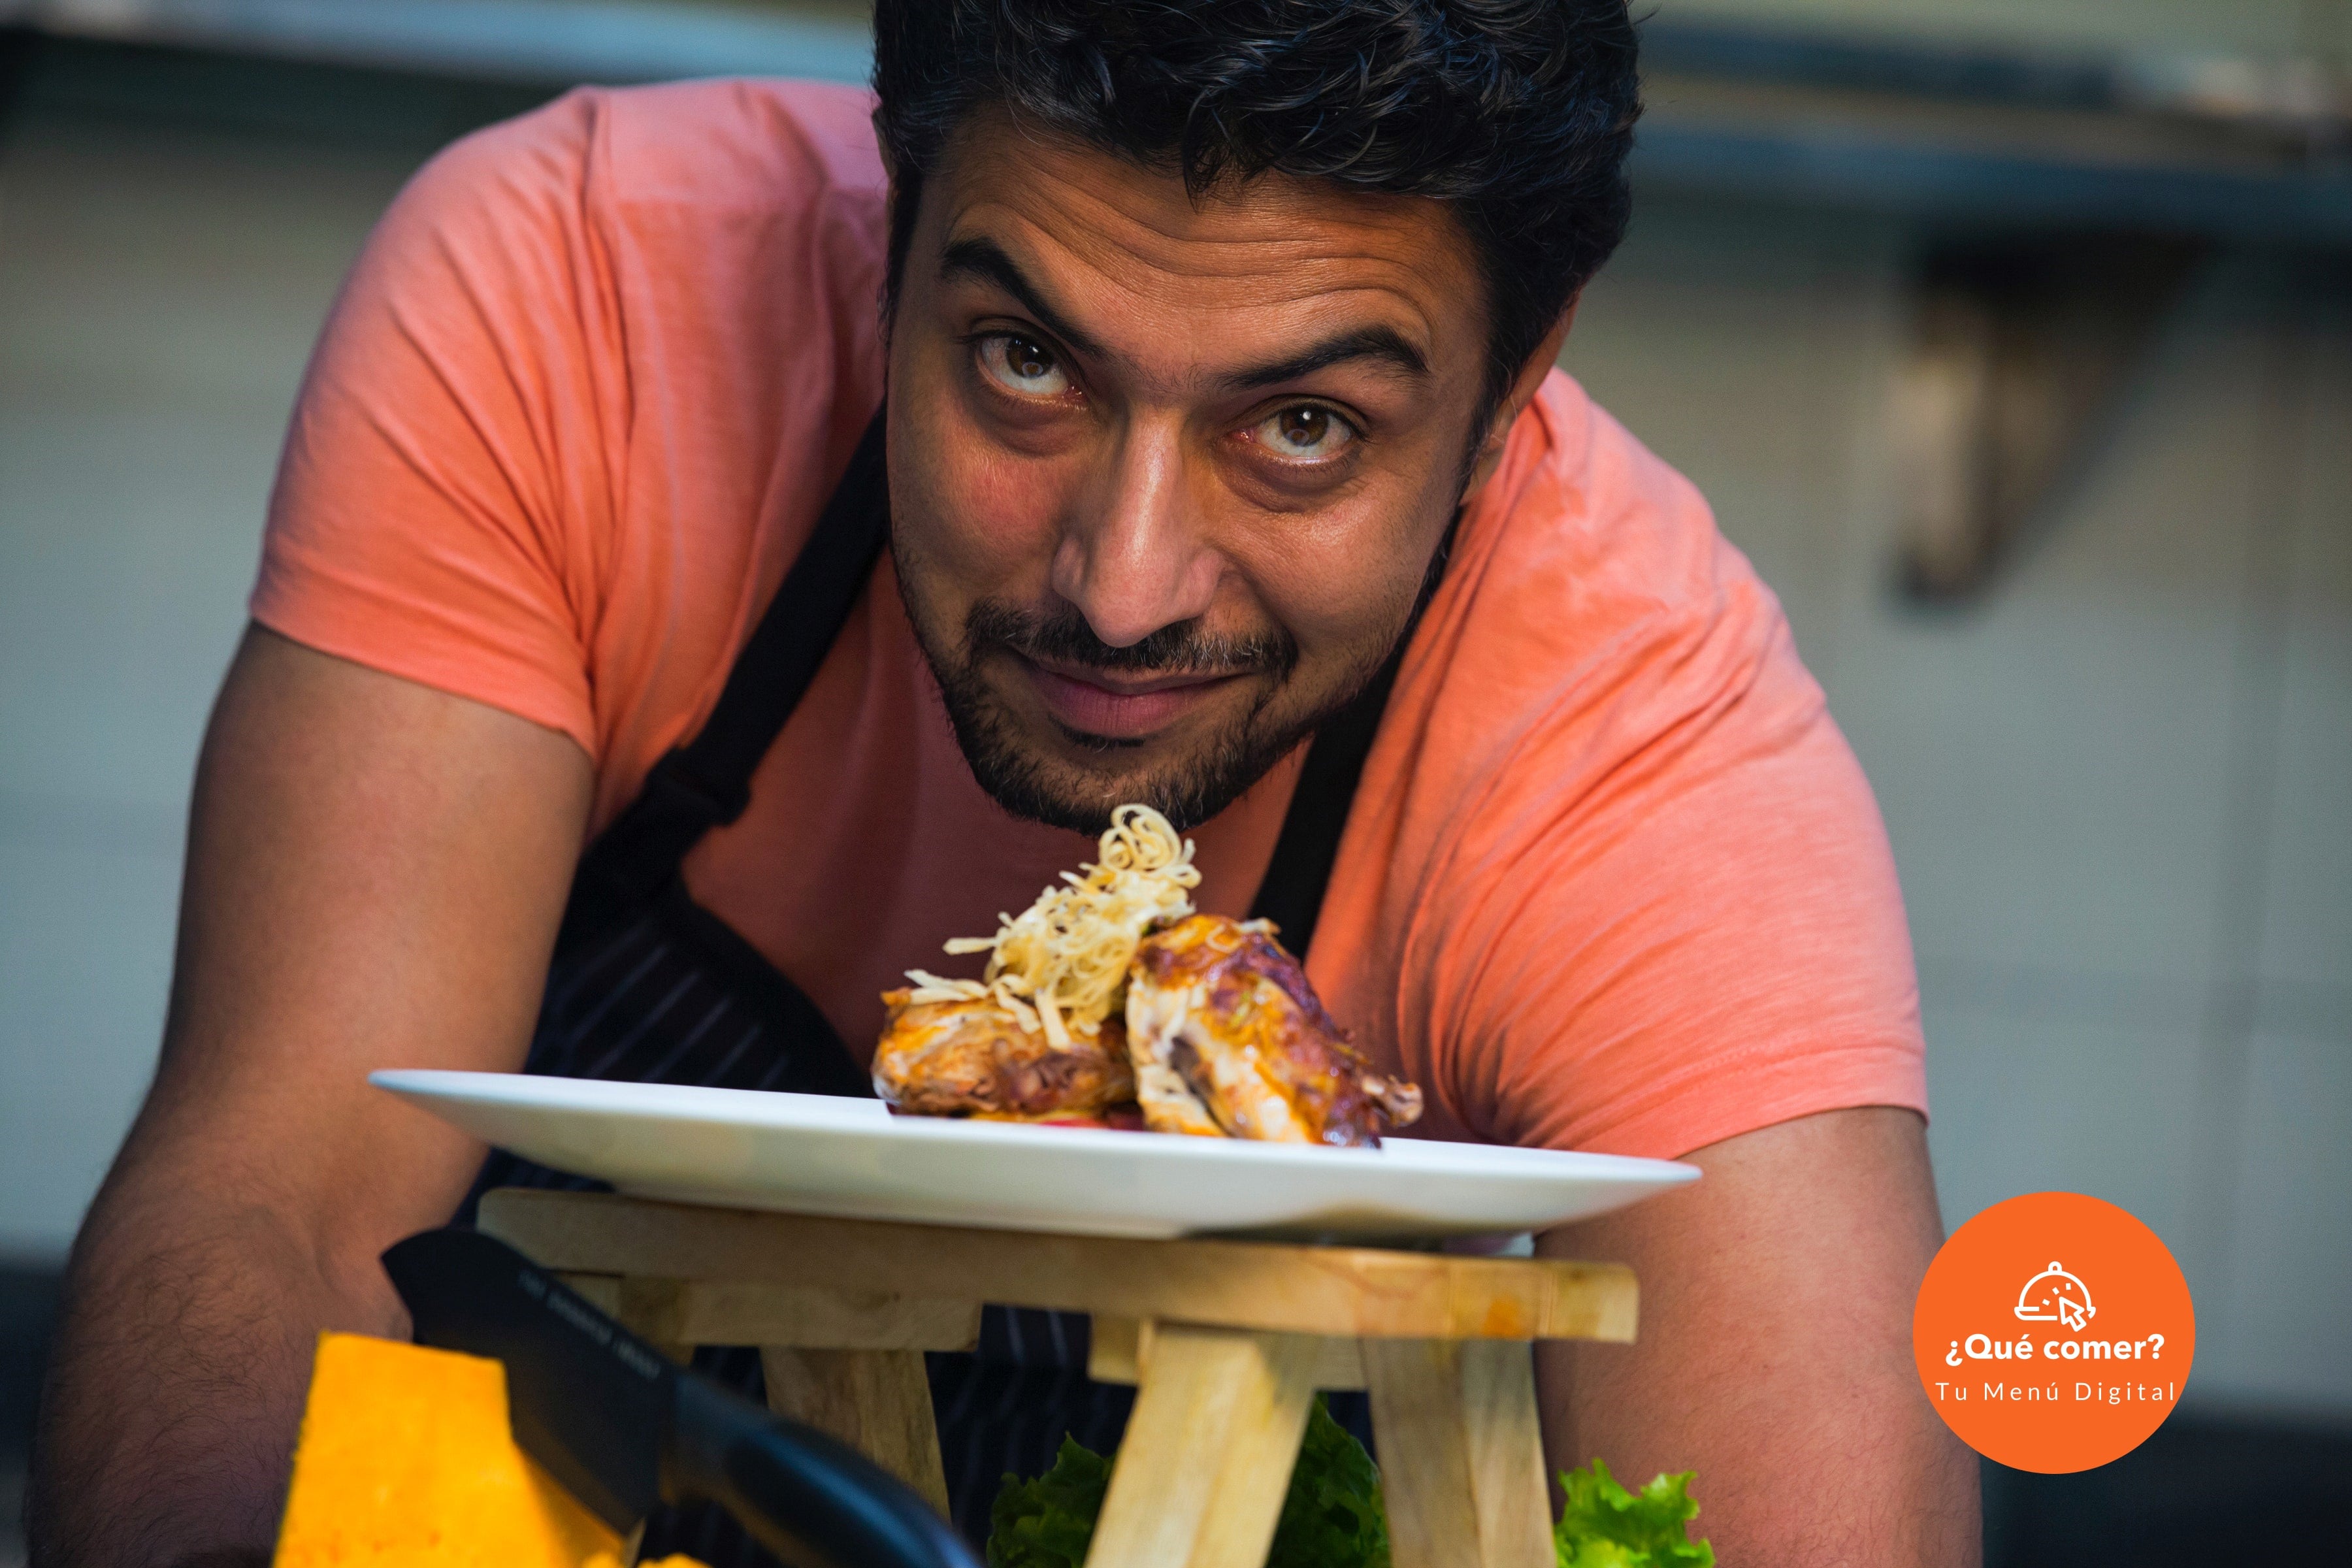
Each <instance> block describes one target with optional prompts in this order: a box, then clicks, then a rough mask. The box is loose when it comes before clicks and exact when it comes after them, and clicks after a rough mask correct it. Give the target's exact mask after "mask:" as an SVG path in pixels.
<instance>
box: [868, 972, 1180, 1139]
mask: <svg viewBox="0 0 2352 1568" xmlns="http://www.w3.org/2000/svg"><path fill="white" fill-rule="evenodd" d="M882 1000H883V1001H884V1003H886V1004H887V1005H888V1006H889V1009H890V1014H889V1021H888V1022H887V1025H886V1026H884V1028H883V1030H882V1039H881V1043H880V1044H878V1045H877V1046H876V1047H875V1048H874V1092H875V1093H877V1094H878V1095H880V1096H881V1097H882V1098H883V1099H884V1100H887V1101H888V1102H889V1103H890V1104H891V1105H892V1106H894V1107H896V1108H897V1109H898V1110H904V1111H908V1112H910V1113H912V1114H915V1115H918V1116H975V1117H982V1118H986V1119H989V1120H992V1121H1080V1120H1086V1121H1100V1120H1105V1119H1106V1117H1107V1114H1108V1113H1109V1112H1111V1111H1113V1110H1115V1109H1116V1108H1118V1107H1120V1106H1122V1105H1124V1106H1129V1107H1131V1106H1132V1105H1133V1103H1134V1100H1135V1073H1134V1070H1133V1069H1132V1068H1129V1066H1128V1059H1127V1038H1126V1033H1125V1031H1124V1030H1123V1029H1121V1028H1120V1026H1119V1022H1118V1019H1116V1018H1110V1019H1106V1020H1105V1021H1104V1023H1103V1027H1102V1034H1101V1037H1099V1038H1098V1039H1093V1040H1089V1039H1087V1038H1085V1037H1083V1036H1074V1037H1072V1038H1071V1040H1070V1048H1069V1049H1067V1050H1058V1051H1057V1050H1055V1048H1054V1047H1053V1045H1052V1044H1051V1042H1049V1041H1048V1040H1047V1039H1046V1038H1045V1036H1044V1035H1042V1034H1040V1033H1038V1032H1037V1031H1035V1030H1034V1029H1031V1028H1028V1027H1026V1026H1024V1025H1023V1024H1022V1022H1021V1020H1020V1019H1019V1018H1016V1017H1014V1016H1013V1014H1012V1013H1010V1012H1009V1011H1007V1010H1006V1009H1005V1008H1004V1007H1003V1005H1000V1004H999V1003H997V1002H996V1001H994V1000H993V999H992V998H990V997H986V996H980V997H973V998H971V999H969V1000H964V999H958V1000H956V1001H952V1002H916V1001H915V1000H914V994H913V993H912V992H910V991H904V990H900V991H890V992H886V993H884V994H883V997H882ZM1130 1113H1131V1112H1130Z"/></svg>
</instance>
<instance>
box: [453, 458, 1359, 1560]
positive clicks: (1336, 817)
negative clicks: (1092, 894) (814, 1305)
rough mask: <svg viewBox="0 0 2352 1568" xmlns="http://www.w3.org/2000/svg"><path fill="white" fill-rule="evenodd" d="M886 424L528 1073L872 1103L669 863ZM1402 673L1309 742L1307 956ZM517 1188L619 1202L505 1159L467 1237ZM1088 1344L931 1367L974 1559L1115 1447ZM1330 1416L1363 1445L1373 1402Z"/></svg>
mask: <svg viewBox="0 0 2352 1568" xmlns="http://www.w3.org/2000/svg"><path fill="white" fill-rule="evenodd" d="M882 429H883V416H882V414H880V413H878V412H877V414H876V415H875V416H874V421H873V423H872V425H871V426H868V428H867V429H866V435H865V437H864V439H863V440H861V441H860V442H859V444H858V447H857V450H856V454H855V455H854V456H853V457H852V458H850V461H849V468H848V471H847V472H846V473H845V475H844V476H843V478H842V480H841V483H840V485H839V487H838V488H837V489H835V492H834V494H833V498H832V500H829V501H828V502H827V503H826V505H825V509H824V513H823V515H822V516H821V517H820V518H819V519H818V521H817V525H816V530H815V531H814V533H813V534H812V535H811V536H810V539H809V542H808V543H807V544H806V546H804V547H803V550H802V552H801V554H800V557H799V559H798V560H796V561H795V562H794V563H793V566H792V569H791V571H790V572H789V573H787V574H785V577H784V581H783V584H782V586H781V587H780V588H779V589H778V590H777V592H776V596H775V598H774V600H773V601H772V603H771V604H770V605H769V606H768V608H767V611H766V613H765V614H763V615H762V616H761V618H760V624H759V626H757V627H756V628H755V629H754V630H753V632H752V634H751V638H750V640H749V641H747V642H746V643H745V644H744V646H743V651H742V652H741V654H740V656H738V658H736V661H735V665H734V668H732V669H731V670H730V672H729V674H728V677H727V684H726V686H725V687H724V689H722V690H721V691H720V693H719V700H718V703H717V704H716V706H714V707H713V709H712V710H711V714H710V718H709V721H708V722H707V723H705V724H704V725H703V727H702V730H701V731H700V732H699V733H698V734H697V735H696V736H695V737H694V739H693V740H691V741H689V742H687V743H685V744H683V745H681V746H679V747H677V748H676V749H675V750H673V751H671V752H669V753H668V754H667V755H666V756H664V757H663V758H662V759H661V761H660V762H659V763H656V765H655V766H654V768H653V770H652V771H651V773H649V774H648V775H647V776H646V784H645V787H644V790H643V791H642V793H641V794H639V795H638V796H637V798H636V799H635V801H634V802H633V803H632V804H631V805H629V806H628V807H627V809H626V810H625V811H623V812H622V813H621V815H620V816H618V817H616V818H615V819H614V821H613V823H612V825H611V826H608V827H607V828H605V829H604V832H603V833H602V834H600V835H598V836H597V837H596V839H595V841H594V842H593V843H592V844H591V845H589V847H588V848H587V850H586V852H585V853H584V854H583V856H582V857H581V861H580V867H579V870H578V872H577V874H576V875H575V877H574V879H573V883H572V897H571V902H570V904H569V905H568V906H567V908H566V910H565V911H564V917H563V926H562V934H561V935H560V936H559V937H558V939H557V942H556V950H555V958H554V963H553V964H552V965H551V969H550V971H549V974H548V980H547V992H546V995H545V999H544V1001H543V1002H542V1004H541V1010H540V1016H539V1024H538V1026H537V1029H536V1031H535V1032H534V1034H533V1036H532V1038H531V1045H530V1056H529V1058H528V1059H527V1060H526V1062H525V1063H524V1067H523V1070H524V1071H525V1072H531V1073H541V1074H546V1075H550V1076H554V1077H562V1078H598V1079H619V1080H623V1081H626V1082H632V1083H681V1084H705V1085H715V1086H719V1087H722V1088H727V1089H785V1090H791V1091H793V1092H796V1093H801V1094H843V1095H862V1096H866V1097H867V1098H871V1097H872V1095H873V1093H874V1086H873V1083H872V1081H871V1079H869V1077H868V1076H867V1074H866V1070H865V1069H864V1068H860V1067H859V1066H858V1065H857V1060H856V1058H855V1057H854V1056H852V1055H851V1053H850V1051H849V1048H848V1047H847V1046H846V1045H845V1044H844V1043H843V1041H842V1039H841V1037H840V1035H839V1033H838V1032H837V1031H835V1028H834V1027H833V1025H832V1023H831V1022H830V1021H829V1020H828V1019H827V1018H826V1017H825V1016H824V1013H823V1012H821V1011H819V1009H818V1008H817V1006H816V1005H815V1004H814V1002H812V1001H810V1000H809V998H808V996H807V995H806V994H804V993H803V992H802V990H801V989H800V987H799V986H797V985H795V984H793V982H792V981H791V980H790V979H789V978H788V977H787V976H785V975H784V974H783V973H782V972H781V971H779V970H778V969H777V968H776V967H775V966H774V965H773V964H772V963H769V962H768V961H767V959H766V958H765V957H763V956H762V955H761V953H760V952H757V951H756V950H755V949H753V948H752V946H751V943H749V942H746V941H744V940H743V938H742V937H741V936H740V935H739V934H737V932H736V931H734V930H733V929H732V928H730V926H728V925H727V923H726V922H725V921H721V920H720V919H719V917H718V916H716V915H714V914H712V913H711V912H710V911H709V910H705V909H704V908H702V907H701V906H700V905H699V904H698V903H696V902H695V901H694V898H693V896H692V895H691V894H690V893H688V891H687V889H686V884H685V882H684V881H683V880H682V879H681V878H680V876H679V872H678V868H679V862H680V861H681V859H682V858H684V857H685V855H686V853H687V851H688V850H689V849H691V848H692V847H694V845H695V844H696V843H697V842H698V840H699V839H700V838H701V837H702V836H703V835H704V834H705V833H707V832H709V830H710V829H711V828H713V827H716V826H721V825H723V824H726V823H730V822H732V821H734V820H735V819H736V817H738V816H740V815H741V814H742V812H743V809H744V807H745V806H746V805H748V804H749V803H750V800H751V775H752V773H753V771H754V770H755V769H757V768H758V766H759V764H760V760H761V757H762V756H764V755H765V754H766V752H767V750H768V747H769V745H770V744H771V743H772V742H773V741H774V740H775V738H776V735H777V733H778V731H781V730H782V728H783V725H784V721H785V720H786V719H787V718H789V717H790V716H791V714H792V710H793V708H794V707H795V706H796V705H797V704H798V703H799V701H800V699H801V694H802V693H803V691H805V690H806V689H808V685H809V683H810V681H811V680H812V679H814V677H815V675H816V672H817V668H818V667H819V666H820V665H822V664H823V663H824V657H825V654H826V651H827V650H828V649H829V648H830V647H832V646H833V641H834V638H835V636H837V635H838V634H839V632H840V630H841V626H842V623H843V622H844V621H845V619H846V618H847V616H848V615H849V612H850V608H851V606H852V605H855V604H856V599H857V596H858V594H859V593H860V592H861V591H862V590H863V588H864V587H865V585H866V580H867V578H868V577H869V576H870V575H871V574H872V572H873V568H874V563H875V561H876V559H877V557H878V556H879V555H880V553H881V552H882V549H883V546H884V544H885V542H887V537H888V532H889V515H888V492H887V484H886V480H885V476H884V471H883V457H882V445H883V443H882ZM1395 674H1396V659H1395V658H1391V660H1390V661H1389V664H1388V665H1387V666H1386V667H1385V668H1383V669H1382V670H1381V674H1380V676H1379V677H1378V678H1377V679H1375V680H1374V681H1373V682H1372V685H1371V686H1370V688H1369V689H1366V691H1365V692H1364V694H1363V695H1362V696H1361V697H1360V698H1358V699H1357V700H1356V701H1355V702H1354V703H1353V704H1352V705H1351V706H1350V707H1349V708H1348V709H1347V710H1345V711H1343V712H1342V713H1340V714H1339V715H1338V716H1337V717H1335V718H1333V719H1332V720H1330V721H1328V722H1327V723H1326V724H1325V725H1324V726H1323V728H1322V729H1321V730H1320V731H1318V734H1317V736H1316V739H1315V741H1314V742H1313V744H1312V745H1311V746H1310V747H1309V748H1308V751H1307V761H1306V764H1305V766H1304V768H1303V769H1302V770H1301V773H1300V776H1299V780H1298V787H1297V795H1295V796H1294V797H1293V798H1292V800H1291V803H1290V808H1289V811H1288V813H1287V815H1286V816H1285V817H1284V819H1283V824H1282V832H1281V836H1280V837H1279V838H1278V839H1277V840H1276V845H1275V850H1274V857H1273V859H1272V860H1271V861H1270V862H1269V863H1268V866H1267V868H1266V873H1265V882H1264V884H1263V885H1262V886H1261V887H1260V888H1259V889H1258V894H1257V898H1256V900H1255V904H1254V906H1253V908H1252V910H1251V912H1252V913H1253V914H1254V915H1262V916H1265V917H1266V918H1268V919H1271V920H1273V921H1276V922H1277V923H1278V924H1279V925H1280V927H1281V928H1282V935H1283V939H1284V941H1285V942H1286V945H1287V946H1288V947H1289V948H1290V949H1291V951H1292V952H1296V953H1297V954H1299V955H1300V956H1302V957H1303V956H1304V955H1305V953H1306V951H1307V943H1308V942H1310V941H1312V940H1313V937H1314V934H1315V921H1316V917H1317V915H1318V912H1319V911H1320V910H1321V907H1322V902H1323V889H1324V886H1325V884H1326V883H1327V882H1328V880H1329V878H1330V873H1331V865H1332V862H1333V861H1334V860H1335V859H1336V858H1338V854H1339V835H1340V831H1341V829H1342V828H1343V827H1344V826H1346V824H1347V818H1348V808H1349V803H1350V802H1351V801H1352V800H1353V798H1354V795H1355V790H1356V783H1357V780H1358V779H1359V777H1360V775H1361V774H1362V772H1363V765H1364V757H1365V754H1366V753H1367V752H1369V751H1370V747H1371V741H1372V735H1373V733H1374V731H1376V730H1377V729H1378V727H1379V724H1380V716H1381V709H1382V708H1383V707H1384V706H1385V705H1386V703H1387V700H1388V693H1389V689H1390V688H1391V685H1392V684H1393V683H1394V680H1395ZM921 956H922V955H920V954H909V955H908V958H909V960H910V961H913V960H915V959H918V958H919V957H921ZM1139 1136H1141V1135H1140V1134H1139ZM512 1186H524V1187H560V1188H564V1189H568V1190H572V1191H582V1192H593V1191H604V1190H608V1189H607V1188H606V1187H605V1184H604V1183H601V1182H594V1181H590V1180H588V1179H586V1178H583V1177H579V1176H572V1175H567V1174H564V1173H561V1172H557V1171H551V1170H549V1169H547V1168H546V1167H544V1166H541V1165H536V1164H533V1163H530V1162H529V1161H526V1160H522V1159H520V1158H518V1157H517V1156H515V1155H513V1154H509V1153H508V1152H505V1151H503V1150H500V1151H497V1152H493V1153H492V1154H491V1155H490V1157H489V1159H488V1162H487V1163H485V1164H484V1166H483V1168H482V1172H481V1174H480V1176H479V1177H478V1179H477V1181H476V1183H475V1185H474V1190H473V1192H472V1193H471V1194H469V1195H468V1196H467V1200H466V1203H465V1205H464V1207H463V1208H462V1209H461V1210H460V1211H459V1215H458V1218H459V1220H460V1222H461V1223H467V1224H470V1223H472V1219H473V1214H474V1209H475V1206H476V1205H477V1203H478V1200H479V1198H480V1195H481V1194H482V1193H484V1192H487V1191H488V1190H489V1189H490V1188H492V1187H512ZM1088 1330H1089V1324H1088V1321H1087V1317H1086V1315H1085V1314H1083V1313H1066V1312H1050V1311H1042V1310H1035V1309H1033V1308H1003V1307H989V1308H988V1309H986V1310H984V1311H983V1312H982V1316H981V1332H980V1342H979V1345H978V1347H977V1348H976V1349H975V1350H974V1351H973V1352H971V1354H933V1355H931V1356H930V1357H929V1373H930V1382H931V1396H932V1402H933V1405H934V1407H935V1408H936V1410H937V1413H938V1418H939V1428H940V1453H941V1456H942V1458H943V1459H944V1460H945V1463H946V1469H947V1481H948V1496H949V1499H950V1504H951V1512H952V1514H953V1516H954V1520H955V1522H956V1525H957V1527H958V1528H959V1529H960V1530H961V1531H963V1532H964V1534H966V1535H967V1536H969V1537H971V1539H972V1541H973V1542H975V1543H977V1542H982V1540H984V1538H985V1537H986V1535H987V1533H988V1513H989V1506H990V1504H991V1503H992V1501H993V1500H995V1496H996V1492H997V1489H998V1487H999V1486H1000V1484H1001V1483H1002V1482H1003V1478H1004V1476H1005V1475H1006V1474H1007V1473H1008V1472H1011V1473H1014V1474H1018V1475H1021V1476H1024V1477H1029V1476H1035V1475H1038V1474H1041V1473H1042V1472H1043V1471H1045V1469H1046V1468H1049V1467H1050V1466H1051V1465H1052V1464H1053V1461H1054V1456H1055V1452H1056V1451H1057V1450H1058V1449H1059V1448H1060V1447H1061V1443H1062V1438H1063V1436H1065V1434H1067V1435H1069V1436H1075V1437H1076V1438H1077V1440H1078V1441H1079V1442H1081V1443H1084V1444H1086V1445H1087V1447H1090V1448H1093V1449H1094V1450H1096V1451H1097V1453H1108V1452H1110V1451H1111V1450H1112V1449H1113V1448H1115V1447H1118V1440H1119V1436H1120V1435H1121V1433H1123V1432H1124V1431H1125V1429H1126V1426H1127V1417H1128V1412H1129V1408H1130V1407H1131V1406H1132V1405H1133V1404H1134V1399H1135V1392H1134V1390H1133V1389H1131V1388H1127V1387H1123V1386H1119V1385H1116V1384H1097V1383H1094V1382H1092V1381H1090V1380H1089V1379H1088V1378H1087V1375H1086V1368H1087V1348H1088ZM695 1365H696V1367H697V1368H698V1370H700V1371H703V1372H706V1373H710V1374H712V1375H714V1376H717V1377H719V1378H720V1379H722V1380H723V1381H725V1382H728V1383H730V1384H733V1385H734V1386H736V1387H738V1388H740V1389H742V1390H743V1391H744V1392H745V1393H747V1394H751V1396H752V1397H753V1398H760V1397H761V1394H762V1391H761V1374H760V1359H759V1352H758V1351H757V1349H756V1348H751V1347H742V1348H706V1349H704V1350H701V1351H699V1352H697V1353H696V1356H695ZM1331 1404H1332V1413H1333V1414H1334V1415H1337V1416H1339V1418H1340V1419H1341V1420H1342V1422H1343V1423H1344V1424H1345V1425H1347V1426H1349V1427H1351V1428H1352V1429H1354V1430H1355V1431H1356V1432H1357V1433H1358V1435H1359V1436H1361V1437H1365V1438H1369V1436H1370V1432H1369V1428H1370V1419H1369V1415H1368V1413H1367V1412H1366V1411H1365V1410H1364V1408H1363V1397H1362V1395H1360V1394H1354V1395H1336V1396H1334V1397H1333V1399H1332V1401H1331ZM667 1552H688V1553H689V1554H691V1555H693V1556H695V1557H697V1558H698V1559H700V1560H701V1561H702V1562H704V1563H709V1564H710V1565H711V1568H759V1565H764V1564H767V1563H770V1562H771V1561H772V1560H771V1559H770V1558H769V1557H768V1556H767V1555H766V1554H765V1553H764V1552H761V1551H760V1549H759V1548H758V1547H756V1546H755V1545H753V1544H751V1542H749V1541H747V1540H745V1539H744V1538H743V1536H742V1534H741V1532H740V1531H738V1530H737V1529H736V1528H735V1526H734V1523H733V1521H731V1520H730V1519H728V1518H727V1517H726V1516H725V1515H724V1514H723V1513H721V1512H720V1511H719V1510H716V1509H694V1510H665V1511H664V1512H662V1513H660V1514H656V1516H655V1518H654V1519H653V1521H651V1522H650V1523H649V1525H648V1527H647V1530H646V1542H645V1555H646V1557H648V1558H653V1557H658V1556H660V1555H662V1554H664V1553H667Z"/></svg>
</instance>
